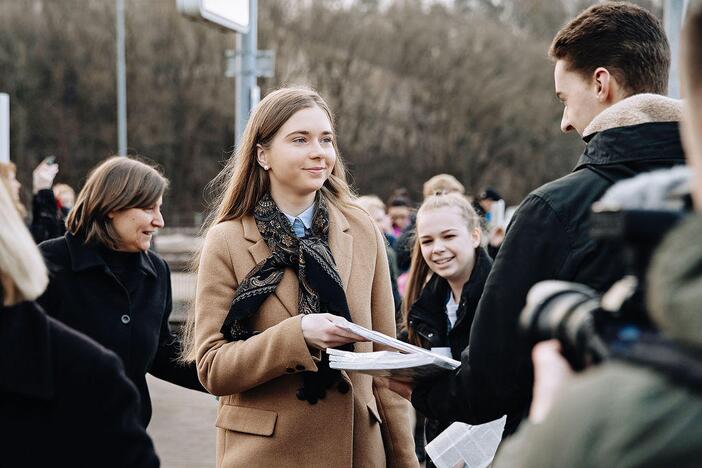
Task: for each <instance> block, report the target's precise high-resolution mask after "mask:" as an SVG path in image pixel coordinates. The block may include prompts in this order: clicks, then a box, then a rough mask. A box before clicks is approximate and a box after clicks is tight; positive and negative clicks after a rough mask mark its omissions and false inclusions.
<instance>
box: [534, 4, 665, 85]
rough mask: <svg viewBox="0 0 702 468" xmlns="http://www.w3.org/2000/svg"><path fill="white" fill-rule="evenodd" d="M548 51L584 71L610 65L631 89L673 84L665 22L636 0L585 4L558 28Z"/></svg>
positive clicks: (588, 72) (620, 80)
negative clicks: (669, 79) (632, 1)
mask: <svg viewBox="0 0 702 468" xmlns="http://www.w3.org/2000/svg"><path fill="white" fill-rule="evenodd" d="M548 54H549V56H550V57H551V58H552V59H553V60H564V61H565V62H566V64H567V66H568V69H569V70H571V71H575V72H579V73H581V74H582V75H583V76H585V77H590V76H591V75H592V73H593V72H594V71H595V70H596V69H597V68H598V67H605V68H606V69H607V70H609V72H610V73H611V74H612V75H614V77H615V78H616V79H617V81H618V82H619V83H620V84H621V85H622V87H623V88H624V90H625V91H627V92H628V93H629V94H630V95H632V94H639V93H656V94H666V92H667V89H668V69H669V68H670V47H669V46H668V39H666V35H665V31H664V30H663V26H662V25H661V22H660V21H659V20H658V19H657V18H656V17H655V16H653V15H652V14H651V13H649V12H648V11H646V10H645V9H643V8H641V7H639V6H636V5H633V4H631V3H627V2H621V3H620V2H616V3H614V2H612V3H603V4H598V5H593V6H591V7H590V8H588V9H586V10H585V11H583V12H582V13H580V14H579V15H578V16H577V17H576V18H575V19H573V20H572V21H571V22H570V23H568V24H566V25H565V26H564V27H563V28H562V29H561V30H560V31H558V34H556V37H555V38H554V39H553V42H552V43H551V47H550V49H549V52H548Z"/></svg>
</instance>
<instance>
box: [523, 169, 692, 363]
mask: <svg viewBox="0 0 702 468" xmlns="http://www.w3.org/2000/svg"><path fill="white" fill-rule="evenodd" d="M671 172H672V171H671ZM677 172H678V174H679V173H680V170H677ZM640 177H641V176H640ZM625 183H626V182H625ZM617 185H619V184H617ZM639 185H641V184H639ZM644 186H645V184H644ZM614 187H616V185H615V186H614ZM614 187H613V188H614ZM676 187H677V188H678V189H679V187H680V185H679V184H678V185H676ZM644 190H646V188H644ZM678 192H679V193H677V194H675V196H676V197H677V199H678V202H677V203H673V204H669V203H666V204H661V205H659V206H657V207H656V209H648V208H636V207H627V206H624V207H622V206H621V205H619V204H617V203H606V202H598V203H595V204H594V205H593V208H592V213H591V217H590V235H591V237H592V238H593V239H595V240H598V241H600V242H603V243H613V244H610V245H615V246H617V247H618V249H620V251H621V252H622V254H623V259H624V264H625V271H626V275H625V276H624V277H623V278H621V279H620V280H619V281H617V282H615V283H614V285H612V287H611V288H610V289H609V290H608V291H607V292H605V293H604V294H600V293H599V292H597V291H595V290H594V289H592V288H590V287H588V286H586V285H583V284H578V283H571V282H566V281H556V280H549V281H542V282H539V283H537V284H535V285H534V286H533V287H532V288H531V290H530V291H529V294H528V295H527V303H526V306H525V307H524V309H523V311H522V314H521V316H520V328H521V330H522V332H523V333H524V334H525V337H526V339H527V340H528V342H529V343H530V345H534V344H536V343H537V342H540V341H545V340H549V339H554V338H555V339H558V340H559V342H560V343H561V348H562V350H563V355H564V357H565V358H566V359H567V360H568V362H569V363H570V365H571V366H572V367H573V369H575V370H582V369H584V368H585V367H588V366H590V365H592V364H597V363H599V362H601V361H603V360H605V359H607V357H608V356H610V354H611V353H612V351H615V350H616V348H617V347H625V346H628V345H629V344H631V343H632V342H636V341H637V340H639V339H640V338H641V337H642V336H643V335H646V334H649V333H654V332H655V327H654V326H653V324H652V323H651V322H650V320H649V317H648V314H647V313H646V307H645V278H646V271H647V269H648V265H649V262H650V260H651V257H652V255H653V252H654V251H655V249H656V247H657V246H658V244H659V243H660V241H661V240H662V239H663V237H664V236H665V234H666V233H667V232H668V231H669V230H670V229H671V228H672V227H673V226H675V225H676V224H677V223H678V222H679V221H680V220H681V219H683V217H684V216H685V215H686V214H687V213H688V212H689V211H691V201H690V196H689V189H687V186H686V185H685V189H684V190H682V191H679V190H678ZM666 195H668V196H669V195H670V192H666ZM603 200H604V197H603Z"/></svg>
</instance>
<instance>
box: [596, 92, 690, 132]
mask: <svg viewBox="0 0 702 468" xmlns="http://www.w3.org/2000/svg"><path fill="white" fill-rule="evenodd" d="M681 116H682V101H681V100H679V99H673V98H669V97H666V96H661V95H660V94H635V95H633V96H629V97H628V98H625V99H622V100H621V101H619V102H617V103H616V104H614V105H612V106H611V107H609V108H607V109H605V110H604V111H602V112H600V114H598V115H597V116H596V117H595V118H594V119H593V120H592V122H590V125H588V126H587V127H586V128H585V131H583V137H588V136H590V135H592V134H594V133H598V132H602V131H604V130H609V129H610V128H617V127H626V126H629V125H638V124H643V123H651V122H678V121H680V118H681Z"/></svg>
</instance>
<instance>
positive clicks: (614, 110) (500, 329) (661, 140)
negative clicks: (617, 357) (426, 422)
mask: <svg viewBox="0 0 702 468" xmlns="http://www.w3.org/2000/svg"><path fill="white" fill-rule="evenodd" d="M680 114H681V106H680V101H677V100H674V99H669V98H666V97H663V96H658V95H652V94H640V95H635V96H632V97H629V98H627V99H624V100H622V101H620V102H619V103H617V104H615V105H613V106H612V107H610V108H609V109H607V110H606V111H604V112H602V113H601V114H600V115H598V116H597V117H596V118H595V119H594V120H593V122H592V123H591V124H590V126H589V127H588V128H587V129H586V130H585V131H584V135H586V137H585V139H586V142H587V146H586V147H585V151H584V152H583V154H582V156H581V157H580V159H579V160H578V163H577V165H576V166H575V169H574V170H573V172H572V173H570V174H568V175H566V176H564V177H562V178H560V179H558V180H555V181H553V182H550V183H548V184H546V185H544V186H542V187H539V188H538V189H536V190H535V191H533V192H532V193H531V194H529V195H528V196H527V197H526V199H524V201H523V202H522V204H521V205H520V207H519V208H518V210H517V212H516V213H515V215H514V217H513V218H512V221H511V222H510V225H509V227H508V230H507V235H506V238H505V241H504V243H503V244H502V246H501V248H500V251H499V253H498V255H497V258H496V259H495V263H494V265H493V268H492V271H491V273H490V276H489V277H488V280H487V282H486V284H485V291H484V292H483V296H482V298H481V300H480V304H479V305H478V310H477V311H476V316H475V319H474V321H473V327H472V330H471V338H470V348H469V349H467V350H466V351H464V353H463V355H462V359H461V361H462V363H461V368H460V370H459V371H458V372H457V373H455V374H451V375H450V376H447V377H446V378H444V379H442V380H439V381H437V382H432V383H431V384H425V385H420V386H418V387H417V388H416V389H415V390H414V392H413V394H412V404H413V405H414V406H415V407H416V408H417V409H418V410H419V411H421V412H422V413H424V414H425V415H426V416H427V417H433V418H439V419H443V418H453V419H456V420H459V421H464V422H467V423H470V424H481V423H485V422H488V421H491V420H494V419H497V418H499V417H501V416H502V415H504V414H507V416H508V419H507V424H506V426H505V433H506V434H510V433H512V432H514V431H515V430H516V428H517V426H518V424H519V421H520V420H521V418H522V417H523V416H525V415H526V412H527V410H528V408H529V404H530V402H531V392H532V384H533V370H532V366H531V359H530V348H529V347H527V346H526V344H525V341H524V340H523V339H522V336H521V335H520V332H519V328H518V322H519V316H520V314H521V311H522V308H523V307H524V304H525V302H526V295H527V292H528V291H529V289H530V288H531V287H532V286H533V285H534V284H535V283H537V282H539V281H543V280H548V279H557V280H563V281H572V282H577V283H582V284H585V285H587V286H590V287H592V288H594V289H596V290H597V291H601V292H604V291H606V290H607V289H608V288H609V286H611V285H612V284H613V283H614V282H615V281H616V280H618V279H619V278H621V277H622V276H623V275H624V273H625V270H624V265H625V262H624V259H623V257H622V255H623V253H622V251H621V249H620V248H619V247H618V246H615V245H611V244H606V243H604V242H601V241H596V240H594V239H592V238H591V237H590V235H589V217H590V212H591V206H592V204H593V203H594V202H595V201H597V200H599V199H600V197H602V195H603V194H604V193H605V192H606V191H607V189H609V188H610V187H611V186H612V185H613V184H614V183H615V182H618V181H620V180H623V179H625V178H628V177H631V176H634V175H636V174H639V173H642V172H647V171H652V170H656V169H663V168H667V167H671V166H674V165H679V164H684V162H685V158H684V154H683V150H682V146H681V143H680V134H679V129H678V121H679V119H680Z"/></svg>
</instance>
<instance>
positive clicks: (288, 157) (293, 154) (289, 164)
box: [257, 106, 336, 199]
mask: <svg viewBox="0 0 702 468" xmlns="http://www.w3.org/2000/svg"><path fill="white" fill-rule="evenodd" d="M333 142H334V132H333V131H332V126H331V122H330V121H329V118H328V117H327V114H325V113H324V111H323V110H322V109H320V108H319V107H317V106H314V107H310V108H307V109H302V110H299V111H297V112H296V113H294V114H293V115H292V117H290V118H289V119H288V121H287V122H285V124H284V125H283V126H282V127H281V128H280V130H278V133H276V135H275V137H274V138H273V141H272V142H271V145H270V148H268V149H264V148H263V147H262V146H261V145H259V146H258V148H257V150H258V155H257V156H258V163H259V164H260V165H261V166H262V167H263V168H264V169H266V168H268V169H267V170H268V175H269V178H270V183H271V194H272V196H273V198H274V199H276V198H277V197H283V198H286V197H295V198H299V197H307V196H311V197H312V198H314V193H315V192H316V191H317V190H319V189H320V188H322V186H323V185H324V182H325V181H326V180H327V179H328V178H329V176H330V175H331V172H332V169H333V168H334V164H335V162H336V150H335V148H334V144H333Z"/></svg>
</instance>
